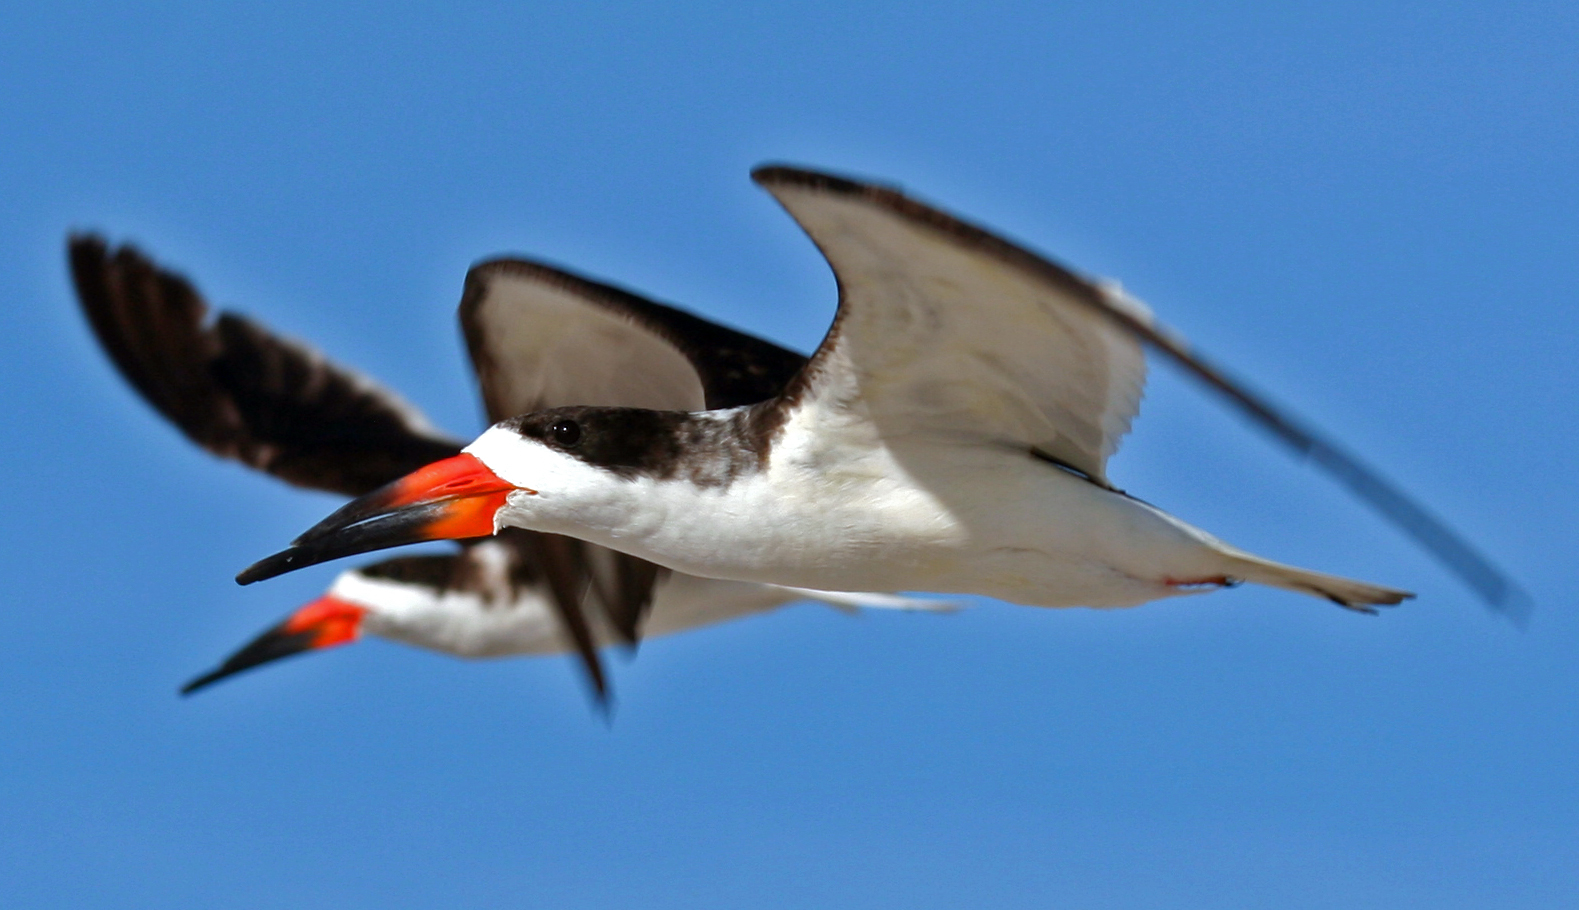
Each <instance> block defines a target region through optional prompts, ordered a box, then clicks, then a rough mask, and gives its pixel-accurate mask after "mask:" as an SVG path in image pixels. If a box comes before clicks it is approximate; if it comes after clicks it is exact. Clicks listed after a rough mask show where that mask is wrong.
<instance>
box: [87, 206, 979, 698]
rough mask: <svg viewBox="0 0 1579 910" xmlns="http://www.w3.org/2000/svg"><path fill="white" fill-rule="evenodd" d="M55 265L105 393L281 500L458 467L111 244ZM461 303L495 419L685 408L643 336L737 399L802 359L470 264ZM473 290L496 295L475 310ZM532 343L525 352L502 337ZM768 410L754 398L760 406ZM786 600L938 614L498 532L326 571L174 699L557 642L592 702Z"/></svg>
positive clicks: (391, 401) (380, 411) (403, 416)
mask: <svg viewBox="0 0 1579 910" xmlns="http://www.w3.org/2000/svg"><path fill="white" fill-rule="evenodd" d="M69 257H70V263H71V271H72V276H73V279H74V281H75V283H76V287H77V292H78V296H79V298H80V300H81V303H82V307H83V310H84V312H85V313H86V314H87V316H88V320H89V322H90V323H91V325H92V326H93V329H94V332H95V334H96V335H97V336H98V338H99V341H100V342H101V343H102V345H103V347H104V349H105V351H106V352H107V353H108V354H109V355H110V357H111V359H112V360H113V361H114V362H115V364H116V366H117V367H119V368H120V370H121V373H122V375H124V376H125V377H126V379H127V380H128V381H129V382H130V383H131V384H132V386H133V387H135V388H136V389H137V390H138V391H139V392H141V393H142V395H143V396H144V397H145V398H146V399H147V400H148V402H149V403H150V404H152V405H153V406H154V407H155V408H156V409H157V410H158V411H159V412H160V413H162V414H164V415H165V416H166V417H167V418H169V419H170V421H171V422H172V423H174V424H175V425H176V426H177V427H178V428H180V429H181V431H182V432H183V433H185V434H186V435H187V436H188V437H189V438H190V439H192V440H193V441H194V442H196V443H197V444H198V445H200V446H202V447H203V448H205V449H207V450H209V451H210V452H213V453H214V454H216V455H219V456H221V457H225V458H230V459H234V460H237V461H240V462H242V463H244V464H247V465H250V466H251V467H254V468H257V469H259V470H262V471H265V472H267V473H270V474H273V475H274V476H276V477H279V478H281V479H283V480H286V481H288V482H290V483H292V484H294V485H297V486H302V487H308V488H312V489H319V490H326V491H329V492H335V493H342V494H345V495H351V496H354V495H359V494H362V493H366V492H368V491H370V490H373V489H376V488H378V487H380V486H382V485H383V484H385V483H387V482H389V481H390V480H392V479H395V478H398V477H400V476H402V475H405V474H407V473H409V472H410V471H412V470H414V469H416V468H419V467H421V466H422V465H424V464H426V463H428V462H431V461H434V460H436V459H443V458H447V457H451V456H454V455H456V454H457V453H459V452H460V450H461V443H460V442H459V441H458V440H455V439H452V438H449V437H447V436H445V435H443V434H441V433H439V432H438V431H437V430H435V429H433V428H432V426H431V425H430V424H429V423H428V421H427V420H426V418H424V417H423V416H422V414H420V413H419V412H418V411H417V410H416V409H415V408H413V407H412V406H411V405H409V404H407V403H406V402H404V401H403V400H401V399H400V398H399V397H398V396H397V395H395V394H394V393H393V392H390V391H388V390H387V389H386V388H384V387H382V386H381V385H379V384H378V383H376V382H374V381H373V380H371V379H368V378H367V377H365V376H362V375H360V374H358V373H356V372H355V371H353V370H350V369H348V368H346V367H343V366H340V365H337V364H335V363H333V362H331V361H329V360H328V359H326V358H325V357H324V356H323V355H321V354H320V353H318V352H317V351H314V350H312V349H310V348H308V347H306V346H304V345H301V344H298V343H296V342H293V341H289V340H286V339H283V338H280V337H279V336H277V335H275V334H273V333H272V332H270V331H269V330H268V329H266V328H264V327H263V326H261V325H258V324H257V323H255V322H252V321H251V320H248V319H247V318H245V317H243V316H238V315H236V314H234V313H220V314H219V315H218V317H217V318H216V319H215V320H214V321H213V322H212V323H210V322H209V320H208V307H207V305H206V304H205V303H204V301H203V298H202V297H201V295H200V294H199V293H198V291H197V290H196V288H194V287H193V286H192V285H191V283H190V282H188V281H187V280H186V279H185V278H183V277H182V276H180V275H178V274H175V273H173V272H170V271H168V270H164V269H161V268H159V267H158V266H157V265H155V264H154V263H153V262H151V261H150V260H148V259H147V258H146V257H144V256H143V255H142V254H140V253H139V252H138V251H137V250H135V249H134V248H132V247H130V246H122V247H120V248H119V249H117V250H114V251H111V250H109V249H108V248H107V247H106V245H105V243H104V242H103V241H102V240H101V239H99V238H98V237H94V236H78V237H73V238H72V239H71V240H70V242H69ZM469 286H470V287H472V288H474V289H475V290H476V293H474V294H472V295H470V296H468V298H467V303H466V305H465V306H464V307H463V309H462V321H463V324H464V326H465V329H466V336H467V340H468V344H469V346H470V348H471V351H472V354H473V358H474V363H475V364H476V365H477V374H478V377H479V382H480V385H481V388H482V392H483V397H484V399H485V403H486V408H487V410H488V412H489V413H490V414H491V415H494V416H495V417H497V416H498V415H501V414H509V413H511V408H512V407H515V406H517V405H521V404H523V403H528V404H531V405H537V404H540V403H543V402H554V401H565V400H582V399H581V398H580V397H579V396H582V395H584V396H587V397H586V399H585V400H589V401H596V402H609V401H625V400H629V401H634V402H640V403H646V404H660V403H662V402H665V401H670V402H674V403H676V404H680V403H687V404H689V403H691V402H692V400H693V399H692V398H691V397H688V396H689V395H690V392H691V391H692V390H690V389H687V388H685V387H684V385H683V383H679V384H678V385H677V382H679V381H678V380H677V378H676V374H675V371H673V370H672V369H671V370H668V371H667V372H665V371H664V370H655V371H654V374H653V375H652V376H651V384H650V385H648V384H644V383H643V382H642V381H641V377H640V376H639V369H640V366H641V364H642V363H643V362H644V361H643V358H644V357H646V358H648V359H649V360H654V359H655V360H657V361H658V362H659V365H660V366H661V367H670V366H672V364H671V363H669V360H671V359H673V358H674V357H675V355H673V354H670V353H668V350H669V349H668V348H665V347H664V346H663V343H662V342H661V341H659V340H655V338H654V336H650V335H648V334H647V333H648V332H661V331H664V326H666V325H668V322H666V321H665V320H673V321H674V322H675V323H676V324H678V325H681V326H683V328H684V330H685V331H686V332H687V337H688V338H692V339H705V342H706V344H707V345H708V346H707V347H706V348H705V349H698V350H699V353H698V354H697V355H696V356H698V357H703V358H712V361H710V362H716V363H718V364H719V366H718V369H720V370H725V371H727V370H735V371H738V372H740V373H741V374H742V375H744V376H747V377H748V382H755V383H762V384H766V383H771V382H773V381H774V377H775V376H783V375H786V374H787V373H788V372H793V369H794V367H795V365H797V364H798V363H799V361H800V360H801V359H802V358H800V357H799V355H795V354H792V353H790V352H788V351H784V350H782V349H779V348H776V347H774V346H772V345H768V344H767V343H766V342H760V341H758V340H756V339H753V338H749V337H747V336H744V335H740V334H738V333H734V332H731V331H729V330H727V329H723V328H720V327H718V326H714V325H712V324H711V323H706V322H704V321H702V320H700V319H696V318H695V317H691V316H689V315H688V314H685V313H682V312H680V311H677V310H672V309H670V308H668V307H663V306H661V305H659V304H655V303H652V302H650V301H645V300H641V299H639V298H636V297H633V296H631V295H628V294H625V293H624V292H620V291H617V290H615V289H612V288H607V287H603V286H601V285H596V284H593V283H591V282H587V281H584V280H582V279H579V278H576V277H575V276H572V275H568V274H566V273H563V272H560V271H558V270H555V269H551V268H548V267H546V266H537V265H532V264H529V263H523V262H518V261H512V260H499V261H495V262H490V263H485V264H483V265H481V266H479V267H478V268H477V269H475V270H474V271H473V278H472V283H471V284H470V285H469ZM488 289H493V290H497V291H498V293H497V294H488V293H484V291H485V290H488ZM626 312H632V313H640V314H646V317H647V321H646V322H640V321H635V320H634V319H632V320H631V321H630V322H629V323H628V324H627V323H623V322H622V321H621V320H622V319H625V318H628V317H626V316H624V315H622V314H624V313H626ZM501 321H502V322H506V323H508V324H509V327H508V328H507V329H505V330H502V331H501V333H499V334H492V333H490V331H489V325H490V324H493V323H495V322H501ZM534 328H535V331H534V332H533V334H532V336H531V337H530V340H529V341H525V340H522V339H519V338H516V337H514V336H513V335H512V334H511V332H513V331H515V330H516V329H521V330H526V329H534ZM556 333H558V335H557V336H556ZM556 337H557V338H558V340H557V342H556V341H555V338H556ZM697 343H701V342H697ZM648 349H650V350H648ZM759 353H760V354H761V355H762V356H760V357H758V356H757V355H758V354H759ZM666 358H667V359H666ZM762 364H766V366H762ZM774 370H777V372H776V373H775V372H774ZM572 372H574V373H576V374H577V375H579V376H580V377H581V378H583V379H586V380H587V382H586V383H585V384H583V385H582V386H580V389H581V391H577V388H578V387H577V386H576V385H575V383H574V382H572V381H570V380H571V379H572V378H573V377H571V376H569V375H568V374H570V373H572ZM621 382H625V383H627V384H626V385H620V383H621ZM772 393H773V389H772V388H768V387H766V386H765V385H764V386H763V391H762V396H763V397H768V396H770V395H771V394H772ZM742 394H748V393H745V392H742ZM697 401H700V399H697ZM649 599H650V601H651V608H650V613H649V614H648V615H647V616H646V617H645V619H643V617H642V613H643V612H644V611H645V610H646V609H647V603H648V601H649ZM801 600H818V601H821V602H823V603H825V604H828V605H830V606H833V607H835V608H838V609H842V610H850V609H854V608H858V607H876V608H896V609H920V610H936V609H946V608H947V607H948V606H949V605H948V604H945V603H942V602H939V601H926V600H920V599H917V598H909V597H898V596H894V595H883V594H864V593H838V592H824V591H811V590H804V589H799V588H786V587H781V586H774V585H760V584H753V583H742V582H733V581H722V580H717V579H710V578H696V577H693V576H688V575H684V574H682V573H671V572H666V571H659V570H657V569H656V568H648V567H646V566H645V565H644V564H641V563H639V562H638V561H636V560H632V559H630V558H629V557H624V556H619V555H618V554H615V553H613V552H612V551H608V550H605V549H603V548H601V547H597V546H592V545H588V544H584V543H582V542H581V541H577V540H573V539H570V538H564V537H557V536H554V535H546V534H536V533H533V532H530V531H517V530H507V531H505V532H504V533H502V534H501V535H499V536H497V537H486V538H482V539H476V540H468V541H464V546H463V547H462V548H461V549H460V550H459V552H455V553H448V554H443V555H438V554H435V555H421V556H409V557H401V558H396V559H390V560H385V561H383V562H379V563H374V564H372V565H368V566H362V567H359V568H356V569H352V570H350V571H347V572H344V573H342V574H341V575H340V576H339V577H338V578H336V579H335V581H334V583H333V584H332V585H331V587H330V589H329V591H328V592H327V593H326V594H325V595H324V596H323V597H321V598H319V599H317V600H315V601H313V602H312V603H309V604H307V605H306V606H305V607H303V608H301V609H300V610H298V611H296V612H295V613H293V614H292V615H291V616H289V617H287V618H286V619H285V620H284V621H282V622H281V623H279V624H278V625H276V626H274V627H273V628H271V629H269V630H267V631H265V632H264V633H263V634H262V635H260V636H259V637H258V638H256V639H255V640H253V641H252V642H250V643H249V644H247V645H246V646H245V647H243V648H241V649H240V650H239V651H237V652H236V653H235V654H233V655H231V656H230V657H229V658H228V659H227V660H225V661H224V662H223V663H222V664H221V665H220V666H219V667H218V668H216V669H215V670H213V671H212V672H210V673H207V674H204V675H203V676H201V677H198V678H197V679H195V680H193V681H192V682H191V683H189V684H187V686H186V687H184V688H183V690H182V691H183V692H192V691H195V690H196V689H199V688H202V687H204V686H206V685H209V684H210V683H213V682H216V681H218V680H219V679H222V678H224V677H226V676H229V675H231V674H234V673H237V672H240V671H241V670H245V669H248V668H251V667H254V666H257V665H259V664H262V663H266V662H268V661H272V660H276V659H279V658H281V657H286V656H289V655H292V654H297V653H301V652H304V651H307V650H312V649H320V648H326V647H332V646H335V645H340V644H345V643H348V642H351V641H354V640H356V639H357V638H358V637H360V636H361V635H363V634H369V635H376V636H380V637H383V638H389V639H394V640H398V641H402V642H405V643H408V644H413V645H417V646H419V647H424V648H429V649H432V650H436V651H442V652H445V653H448V654H453V655H457V656H462V657H501V656H508V655H516V654H550V653H559V652H563V651H565V650H567V638H568V639H569V642H568V646H569V647H571V648H574V649H575V650H576V651H578V652H579V654H580V656H581V659H582V661H583V664H584V666H585V669H586V672H587V674H588V677H589V679H590V680H591V682H592V684H593V687H594V689H595V691H596V692H597V694H598V696H599V698H600V699H603V698H606V695H607V686H606V681H605V677H604V673H603V669H602V667H601V664H600V662H599V659H598V654H597V647H598V646H599V645H603V644H611V643H621V644H627V645H629V644H634V643H635V640H636V638H637V636H638V634H640V635H641V636H643V637H650V636H654V635H664V634H669V633H672V632H678V631H682V630H685V629H691V628H696V627H699V626H703V625H709V624H712V623H717V622H722V621H725V620H729V619H734V618H737V617H741V616H746V615H749V614H753V613H757V612H762V611H766V610H770V609H773V608H776V607H779V606H782V605H784V604H787V603H791V602H794V601H801ZM588 607H590V608H591V609H585V608H588ZM566 633H568V635H567V634H566Z"/></svg>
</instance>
